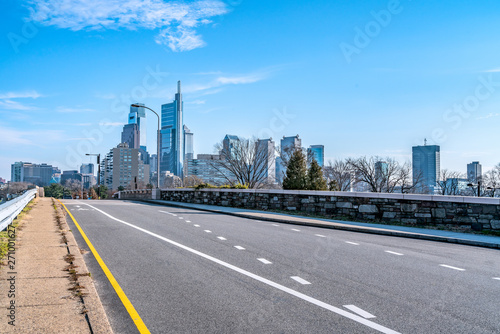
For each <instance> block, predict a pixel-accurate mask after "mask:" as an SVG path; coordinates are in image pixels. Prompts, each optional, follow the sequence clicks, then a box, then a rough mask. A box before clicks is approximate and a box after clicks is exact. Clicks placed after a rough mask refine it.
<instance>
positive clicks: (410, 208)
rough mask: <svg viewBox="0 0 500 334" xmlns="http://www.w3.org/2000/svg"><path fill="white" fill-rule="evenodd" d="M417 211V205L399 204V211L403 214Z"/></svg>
mask: <svg viewBox="0 0 500 334" xmlns="http://www.w3.org/2000/svg"><path fill="white" fill-rule="evenodd" d="M417 209H418V205H417V204H407V203H402V204H401V211H404V212H415V211H417Z"/></svg>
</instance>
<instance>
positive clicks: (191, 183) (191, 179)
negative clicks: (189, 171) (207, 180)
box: [184, 175, 203, 187]
mask: <svg viewBox="0 0 500 334" xmlns="http://www.w3.org/2000/svg"><path fill="white" fill-rule="evenodd" d="M202 183H203V180H202V179H200V178H199V177H198V176H196V175H188V176H185V177H184V186H185V187H196V186H197V185H200V184H202Z"/></svg>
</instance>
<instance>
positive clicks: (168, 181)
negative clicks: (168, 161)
mask: <svg viewBox="0 0 500 334" xmlns="http://www.w3.org/2000/svg"><path fill="white" fill-rule="evenodd" d="M164 184H165V187H167V188H180V187H182V180H181V178H180V177H178V176H177V175H169V176H167V177H165V183H164Z"/></svg>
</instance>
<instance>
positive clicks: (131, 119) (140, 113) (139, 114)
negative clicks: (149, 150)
mask: <svg viewBox="0 0 500 334" xmlns="http://www.w3.org/2000/svg"><path fill="white" fill-rule="evenodd" d="M135 105H138V106H144V104H143V103H135ZM128 124H137V131H138V132H139V138H138V142H139V145H138V146H130V144H129V147H130V148H142V149H143V150H144V151H146V144H147V142H146V138H147V137H146V134H147V129H146V109H145V108H142V107H132V106H130V112H129V114H128ZM124 130H125V128H124ZM122 143H125V141H123V140H122Z"/></svg>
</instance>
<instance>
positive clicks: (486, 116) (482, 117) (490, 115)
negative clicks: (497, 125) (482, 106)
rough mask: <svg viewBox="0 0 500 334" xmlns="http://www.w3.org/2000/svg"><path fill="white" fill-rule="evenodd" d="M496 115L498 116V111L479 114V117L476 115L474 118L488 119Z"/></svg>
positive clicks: (499, 114)
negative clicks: (483, 114)
mask: <svg viewBox="0 0 500 334" xmlns="http://www.w3.org/2000/svg"><path fill="white" fill-rule="evenodd" d="M498 116H500V113H492V112H490V113H489V114H488V115H485V116H480V117H477V118H476V119H488V118H492V117H498Z"/></svg>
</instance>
